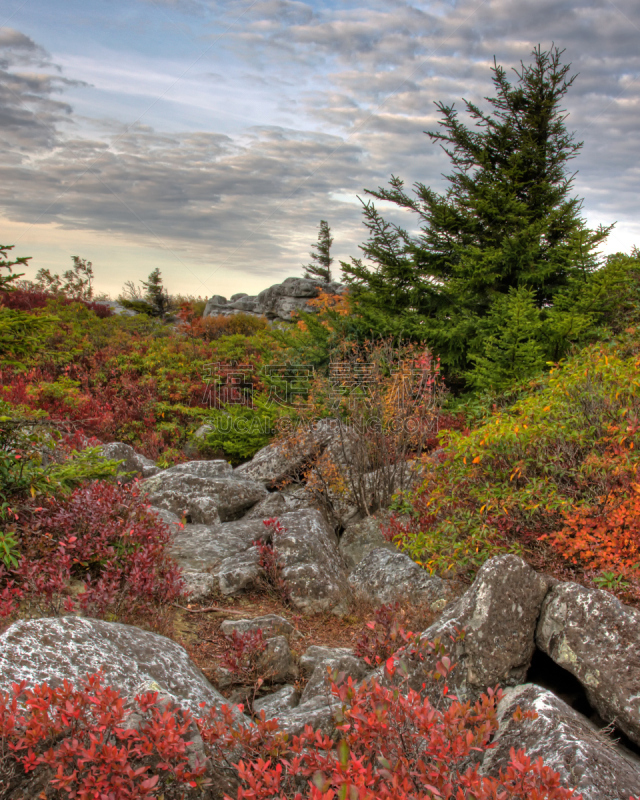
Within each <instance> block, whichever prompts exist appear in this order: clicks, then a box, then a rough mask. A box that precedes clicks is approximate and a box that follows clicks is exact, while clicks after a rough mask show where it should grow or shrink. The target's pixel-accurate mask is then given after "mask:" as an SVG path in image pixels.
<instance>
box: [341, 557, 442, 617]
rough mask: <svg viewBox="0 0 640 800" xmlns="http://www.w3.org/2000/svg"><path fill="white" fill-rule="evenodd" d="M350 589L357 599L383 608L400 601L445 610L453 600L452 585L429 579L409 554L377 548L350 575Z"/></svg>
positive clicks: (439, 579)
mask: <svg viewBox="0 0 640 800" xmlns="http://www.w3.org/2000/svg"><path fill="white" fill-rule="evenodd" d="M349 585H350V586H351V588H352V589H353V592H354V593H355V594H356V595H359V596H360V597H362V598H364V599H365V600H367V601H368V602H370V603H374V604H376V605H382V604H384V603H394V602H396V601H404V602H410V603H413V604H414V605H430V606H433V605H434V604H435V608H434V610H442V609H443V608H444V606H445V605H446V603H447V601H448V600H450V599H452V598H453V591H452V589H451V582H450V581H443V580H442V578H438V577H437V576H435V575H429V573H428V572H426V571H425V570H424V569H422V568H421V567H419V566H418V565H417V564H416V563H415V561H412V560H411V559H410V558H409V556H408V555H406V554H405V553H398V552H397V551H395V552H394V550H390V549H388V548H386V547H385V548H377V549H376V550H371V551H370V552H369V553H368V555H366V556H365V557H364V558H363V559H362V561H361V562H360V563H359V564H358V566H357V567H356V568H355V569H354V571H353V572H352V573H351V575H349Z"/></svg>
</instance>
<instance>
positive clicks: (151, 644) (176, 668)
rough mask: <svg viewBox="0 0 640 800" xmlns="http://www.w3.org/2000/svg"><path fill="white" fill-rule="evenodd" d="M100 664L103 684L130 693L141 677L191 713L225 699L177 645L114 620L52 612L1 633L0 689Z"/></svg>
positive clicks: (73, 674)
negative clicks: (62, 614) (59, 614)
mask: <svg viewBox="0 0 640 800" xmlns="http://www.w3.org/2000/svg"><path fill="white" fill-rule="evenodd" d="M99 670H102V671H103V673H104V685H107V686H113V687H114V688H115V689H118V690H119V691H120V692H121V693H122V694H123V695H125V696H131V695H133V694H134V692H135V690H136V688H137V687H138V686H139V685H140V684H141V683H143V682H144V681H154V682H155V683H157V684H158V685H159V686H160V687H161V689H162V691H164V692H166V693H167V694H169V695H170V696H171V697H173V698H174V699H175V701H176V703H178V704H179V705H181V706H183V707H184V708H188V709H189V711H191V712H192V713H193V714H195V715H196V716H199V715H200V714H201V712H202V709H201V708H200V707H199V704H200V703H206V705H207V707H209V706H215V707H217V708H219V707H220V706H221V705H223V704H224V703H226V702H227V701H226V700H225V698H224V697H222V695H220V694H219V693H218V692H217V691H216V690H215V689H214V688H213V686H212V685H211V684H210V683H209V681H208V680H207V679H206V678H205V676H204V675H203V674H202V672H201V671H200V670H199V669H198V668H197V667H196V666H195V664H193V662H192V661H191V659H190V658H189V656H188V655H187V652H186V650H184V648H182V647H180V645H178V644H176V643H175V642H172V641H171V640H170V639H166V638H165V637H164V636H158V635H157V634H155V633H150V632H149V631H143V630H141V629H140V628H136V627H133V626H131V625H121V624H119V623H115V622H103V621H102V620H95V619H85V618H82V617H74V616H69V617H56V618H52V619H33V620H22V621H20V622H15V623H14V624H13V625H11V627H9V628H8V629H7V630H6V631H5V632H4V633H3V634H2V636H0V690H2V691H5V692H6V691H8V690H10V688H11V684H12V683H14V682H19V681H21V680H26V681H27V684H28V685H29V686H33V685H34V684H36V683H43V682H46V683H48V684H49V685H50V686H52V687H54V688H55V687H57V686H61V685H62V683H63V681H64V680H65V679H66V680H68V681H70V682H71V683H72V684H73V685H74V686H78V685H79V683H80V682H81V681H82V679H83V678H84V677H85V676H86V675H87V673H94V672H98V671H99Z"/></svg>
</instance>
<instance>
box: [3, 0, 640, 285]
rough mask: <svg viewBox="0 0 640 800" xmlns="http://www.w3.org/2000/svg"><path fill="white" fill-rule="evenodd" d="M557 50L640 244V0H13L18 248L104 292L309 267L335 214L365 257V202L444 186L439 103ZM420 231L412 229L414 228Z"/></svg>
mask: <svg viewBox="0 0 640 800" xmlns="http://www.w3.org/2000/svg"><path fill="white" fill-rule="evenodd" d="M552 42H555V44H556V45H557V46H559V47H560V48H564V49H565V50H566V52H565V55H564V59H565V61H566V62H569V61H570V62H571V63H572V71H573V72H578V73H580V74H579V77H578V78H577V80H576V82H575V84H574V86H573V88H572V89H571V90H570V92H569V94H568V95H567V98H566V109H567V111H568V112H569V118H568V122H567V124H568V127H569V129H570V130H574V131H575V132H576V137H577V139H578V140H584V143H585V144H584V148H583V150H582V152H581V154H580V155H579V157H578V158H577V159H576V160H575V161H574V162H573V166H574V169H576V170H578V174H577V176H576V180H575V190H576V194H578V195H579V196H580V197H584V200H585V203H584V213H585V216H586V217H587V219H588V221H589V222H590V223H591V224H593V225H596V224H598V223H600V222H602V223H604V224H609V223H611V222H617V225H616V229H615V231H614V233H613V234H612V235H611V237H610V241H609V244H608V246H607V248H606V250H608V251H616V250H625V251H628V250H630V248H631V246H632V245H633V244H634V243H637V244H639V245H640V137H639V136H638V131H639V130H640V3H638V2H637V0H616V1H615V3H614V2H611V1H610V0H571V2H566V1H565V0H421V1H420V2H405V0H326V1H324V0H307V1H306V2H303V1H302V0H253V2H252V1H251V0H57V2H55V3H53V2H51V0H1V2H0V169H1V170H2V174H1V177H0V214H1V218H0V225H1V230H2V233H1V234H0V242H2V243H3V244H15V245H16V249H15V251H14V252H15V253H16V254H18V255H29V256H33V261H32V262H31V265H30V269H29V273H28V274H29V276H33V275H34V274H35V271H36V270H37V269H38V268H39V267H48V268H50V269H53V270H55V271H63V270H65V269H67V268H68V267H69V266H70V265H71V261H70V256H71V255H76V254H77V255H79V256H81V257H83V258H87V259H90V260H91V261H93V264H94V270H95V273H96V284H97V288H98V289H99V290H101V291H106V292H110V293H111V294H112V295H113V296H115V295H117V294H118V292H119V290H120V288H121V286H122V284H123V283H124V281H125V280H136V281H137V280H139V279H144V278H145V277H146V276H147V275H148V273H149V272H150V271H151V269H153V268H154V267H156V266H158V267H160V269H161V270H162V273H163V276H164V279H165V285H167V286H168V288H169V289H170V291H172V292H181V293H183V294H193V295H202V296H208V295H211V294H223V295H226V296H229V295H230V294H233V293H234V292H239V291H245V292H249V293H251V294H253V293H256V292H258V291H260V290H261V289H264V288H266V287H267V286H269V285H271V284H272V283H274V282H276V281H280V280H282V279H284V278H285V277H287V276H289V275H301V274H302V264H303V263H304V262H305V261H308V254H309V250H310V246H311V244H312V243H313V242H314V241H315V239H316V236H317V227H318V223H319V221H320V219H327V220H328V221H329V224H330V225H331V228H332V230H333V233H334V237H335V243H334V255H335V256H336V257H338V258H344V259H347V258H348V257H349V256H351V255H355V256H357V255H358V254H359V251H358V244H359V243H361V241H362V240H363V236H364V228H363V226H362V222H361V213H360V205H359V201H358V195H360V196H362V194H363V191H364V189H365V188H376V187H377V186H379V185H382V184H384V183H386V181H387V179H388V178H389V176H390V175H391V174H392V173H393V174H395V175H399V176H400V177H402V178H404V180H405V181H406V182H407V184H412V183H413V182H415V181H422V182H423V183H426V184H427V185H431V186H433V187H435V188H442V186H443V182H442V178H441V173H442V172H444V171H446V170H447V169H448V161H447V159H446V157H445V156H444V154H443V153H442V152H441V151H440V150H439V149H438V147H437V146H435V145H434V144H431V142H430V140H429V139H428V137H426V136H425V135H424V133H423V131H425V130H429V129H431V130H433V129H435V128H436V127H437V115H436V109H435V106H434V101H437V100H442V101H445V102H453V101H458V104H459V102H460V99H461V98H463V97H464V98H466V99H468V100H472V101H480V102H481V101H482V98H483V97H484V96H485V95H487V94H490V92H491V83H490V78H491V73H490V67H491V65H492V63H493V57H494V55H495V56H496V57H497V59H498V62H499V63H501V64H502V65H503V66H505V67H511V66H517V65H519V62H520V60H521V59H522V60H524V61H525V62H526V61H528V59H529V54H530V52H531V49H532V47H534V46H535V45H536V44H538V43H541V44H542V45H543V47H549V46H550V45H551V43H552ZM407 224H410V221H407Z"/></svg>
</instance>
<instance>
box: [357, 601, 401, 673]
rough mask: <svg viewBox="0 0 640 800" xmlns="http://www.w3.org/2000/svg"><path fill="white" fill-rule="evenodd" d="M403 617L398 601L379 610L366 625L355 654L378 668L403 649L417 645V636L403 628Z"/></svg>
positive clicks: (358, 639) (358, 640)
mask: <svg viewBox="0 0 640 800" xmlns="http://www.w3.org/2000/svg"><path fill="white" fill-rule="evenodd" d="M401 616H402V608H401V606H400V603H399V602H397V601H396V602H395V603H387V604H385V605H382V606H380V607H379V608H377V609H376V610H375V612H374V619H373V620H371V621H370V622H367V623H366V625H365V627H364V630H363V631H362V632H361V633H360V635H359V636H358V638H357V639H356V642H355V645H354V648H353V651H354V653H355V654H356V655H357V656H359V657H360V658H363V659H364V660H365V661H366V662H367V664H369V666H372V667H373V666H376V667H377V666H380V665H381V664H383V663H384V662H386V661H387V659H388V658H389V657H390V656H392V655H393V654H394V653H396V652H397V651H398V650H400V649H401V648H402V647H407V646H411V645H413V644H415V642H416V634H415V633H413V632H412V631H407V630H405V629H404V628H403V627H402V625H401V624H400V618H401Z"/></svg>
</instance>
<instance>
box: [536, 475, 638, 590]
mask: <svg viewBox="0 0 640 800" xmlns="http://www.w3.org/2000/svg"><path fill="white" fill-rule="evenodd" d="M564 518H565V524H564V527H563V528H562V530H560V531H557V532H555V533H552V534H548V535H546V536H543V537H541V538H542V539H547V540H548V541H549V542H550V544H551V545H552V547H554V548H555V549H556V550H557V551H558V552H559V553H560V554H561V555H562V556H563V558H565V559H566V560H567V561H570V562H571V563H572V564H575V565H577V566H580V567H582V568H584V569H593V570H605V569H606V570H612V571H615V572H617V573H619V574H622V575H624V577H625V578H631V579H635V580H638V578H639V577H640V573H639V570H640V484H637V483H633V484H632V485H631V487H630V489H629V490H624V489H618V490H615V491H613V492H612V493H611V494H610V495H609V496H608V497H605V498H601V504H600V505H599V506H595V507H594V506H588V507H585V508H578V509H576V510H575V511H571V512H568V513H565V514H564Z"/></svg>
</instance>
